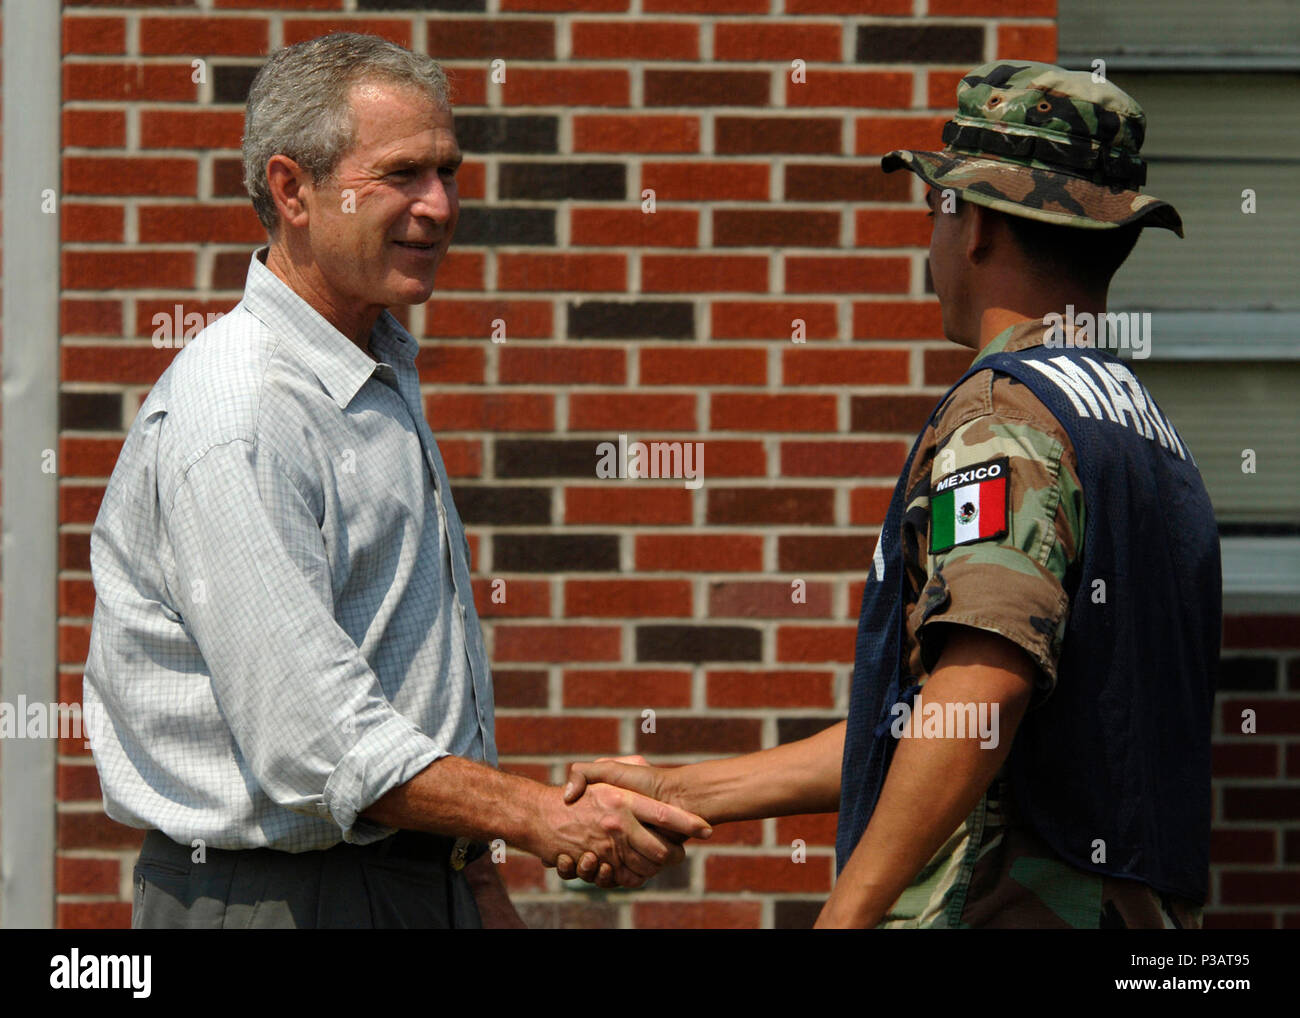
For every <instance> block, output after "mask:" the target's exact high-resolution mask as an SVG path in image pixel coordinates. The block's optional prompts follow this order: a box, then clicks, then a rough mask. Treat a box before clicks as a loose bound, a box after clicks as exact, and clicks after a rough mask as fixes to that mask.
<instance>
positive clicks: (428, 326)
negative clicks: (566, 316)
mask: <svg viewBox="0 0 1300 1018" xmlns="http://www.w3.org/2000/svg"><path fill="white" fill-rule="evenodd" d="M553 307H554V306H553V305H552V304H551V302H550V301H547V300H451V299H442V300H440V299H438V298H437V297H436V296H435V298H434V299H433V300H432V301H431V302H430V303H428V304H426V305H425V316H424V323H425V324H424V334H425V335H426V336H432V337H436V338H446V339H461V338H467V339H468V338H474V339H487V338H489V337H490V336H492V335H493V333H494V332H496V330H497V326H496V325H494V324H493V323H495V322H497V321H498V320H499V321H500V322H501V327H502V328H503V329H504V332H503V333H502V334H501V335H502V339H503V340H504V341H505V342H509V341H510V340H512V339H549V338H550V337H552V336H554V335H555V324H554V314H553Z"/></svg>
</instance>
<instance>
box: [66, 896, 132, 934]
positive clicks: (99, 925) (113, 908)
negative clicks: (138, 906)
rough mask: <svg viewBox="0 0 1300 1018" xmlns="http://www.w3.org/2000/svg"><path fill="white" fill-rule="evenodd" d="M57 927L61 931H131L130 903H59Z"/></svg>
mask: <svg viewBox="0 0 1300 1018" xmlns="http://www.w3.org/2000/svg"><path fill="white" fill-rule="evenodd" d="M57 913H58V914H57V918H56V919H55V924H56V926H57V927H58V928H59V929H61V930H129V929H130V928H131V903H130V902H129V901H93V902H90V901H88V902H70V901H61V902H59V903H58V908H57Z"/></svg>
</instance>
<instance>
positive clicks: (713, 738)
mask: <svg viewBox="0 0 1300 1018" xmlns="http://www.w3.org/2000/svg"><path fill="white" fill-rule="evenodd" d="M761 726H762V722H761V721H760V720H759V719H757V718H696V717H681V716H677V717H673V716H665V715H663V714H660V715H659V716H658V717H657V718H655V730H654V731H653V732H643V731H641V728H640V726H639V725H638V726H637V740H636V745H637V749H636V751H637V752H638V753H641V754H646V753H657V754H663V755H669V754H676V753H687V754H690V755H691V756H699V755H700V754H702V753H725V754H727V755H728V756H730V755H733V754H736V753H752V752H754V751H755V750H757V749H759V748H761V745H762V728H761ZM710 840H712V839H710Z"/></svg>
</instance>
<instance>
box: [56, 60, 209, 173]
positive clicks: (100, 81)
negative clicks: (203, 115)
mask: <svg viewBox="0 0 1300 1018" xmlns="http://www.w3.org/2000/svg"><path fill="white" fill-rule="evenodd" d="M192 73H193V69H192V68H191V67H190V65H189V64H188V63H183V64H129V63H128V64H111V63H103V64H101V63H94V64H77V63H65V64H64V65H63V101H64V102H65V103H68V102H79V101H90V102H101V103H102V102H193V101H194V100H195V99H196V98H197V97H198V85H196V84H195V83H194V81H193V80H191V77H190V76H191V74H192ZM65 183H66V182H65ZM64 190H65V191H66V186H65V188H64Z"/></svg>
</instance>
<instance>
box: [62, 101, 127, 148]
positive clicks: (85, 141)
mask: <svg viewBox="0 0 1300 1018" xmlns="http://www.w3.org/2000/svg"><path fill="white" fill-rule="evenodd" d="M63 146H64V148H125V147H126V114H125V113H124V112H122V111H121V110H64V111H63Z"/></svg>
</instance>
